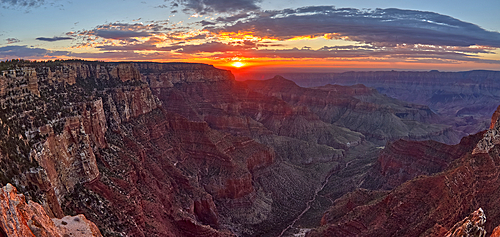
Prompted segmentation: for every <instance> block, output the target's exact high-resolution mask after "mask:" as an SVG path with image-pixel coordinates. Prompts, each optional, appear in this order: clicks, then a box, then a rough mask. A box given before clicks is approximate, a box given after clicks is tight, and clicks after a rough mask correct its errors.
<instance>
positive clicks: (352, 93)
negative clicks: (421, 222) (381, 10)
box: [0, 61, 495, 236]
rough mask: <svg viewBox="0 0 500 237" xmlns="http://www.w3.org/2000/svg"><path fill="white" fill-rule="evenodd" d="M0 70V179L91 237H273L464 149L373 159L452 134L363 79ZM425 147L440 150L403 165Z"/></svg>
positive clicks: (213, 71)
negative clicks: (81, 221)
mask: <svg viewBox="0 0 500 237" xmlns="http://www.w3.org/2000/svg"><path fill="white" fill-rule="evenodd" d="M0 75H1V76H0V148H1V152H0V161H1V162H0V181H1V182H2V184H4V185H5V184H7V183H11V184H12V185H13V186H15V187H16V188H17V189H18V190H19V192H20V193H22V194H23V195H24V196H25V197H26V199H27V200H29V201H33V202H34V201H36V202H39V203H40V206H41V208H43V211H44V212H45V213H46V214H47V215H48V216H49V217H51V218H59V219H62V220H63V221H64V222H66V223H69V222H68V221H69V220H67V219H64V216H68V215H71V216H76V215H79V214H84V215H85V217H86V218H88V219H89V220H91V221H92V222H94V223H95V224H96V225H97V226H98V228H99V230H100V232H101V233H102V234H103V235H104V236H234V235H236V236H279V235H280V234H281V233H282V232H283V233H284V232H285V230H288V229H289V228H288V227H289V226H290V225H292V227H293V223H295V222H296V221H297V218H300V217H301V216H304V217H306V218H309V217H311V218H310V220H311V221H310V222H309V223H312V222H313V221H315V220H317V219H318V222H317V223H316V224H315V225H318V224H319V219H321V217H322V213H323V211H324V210H325V209H324V207H325V206H326V205H327V204H325V203H330V201H328V199H332V200H334V199H336V198H337V197H340V196H342V195H343V194H345V193H347V192H349V191H353V190H354V189H356V188H359V187H365V186H370V187H375V186H377V188H380V187H383V188H386V189H388V188H391V187H395V186H397V185H399V184H400V183H403V182H405V181H407V180H408V179H412V178H414V177H416V176H418V175H427V174H432V173H435V172H441V171H444V170H446V169H449V168H450V167H451V168H453V167H455V166H454V164H455V163H453V162H458V161H456V160H458V159H459V158H460V157H456V156H461V155H462V154H463V153H464V152H462V148H460V149H459V148H458V147H457V148H456V149H455V148H454V147H451V148H450V147H449V146H447V145H444V144H438V143H437V142H421V143H419V144H420V147H419V146H416V148H412V149H409V150H411V151H414V153H415V154H414V156H409V157H402V156H395V155H394V154H397V151H398V150H400V149H406V148H404V147H405V146H406V145H407V144H410V145H411V146H412V147H413V145H412V144H411V143H410V142H408V143H405V142H402V143H399V142H394V143H389V145H388V146H387V147H388V148H387V152H389V153H387V155H386V156H378V154H379V152H380V150H381V147H382V146H381V144H382V145H383V144H385V142H386V141H390V140H394V139H398V138H407V139H417V140H420V139H428V138H432V139H435V140H439V141H447V142H450V143H453V139H455V140H458V138H457V136H459V135H457V134H456V133H453V132H451V131H449V130H448V129H449V126H446V125H443V124H439V123H438V122H439V121H441V120H439V118H438V116H436V115H435V114H434V113H433V112H432V111H431V110H430V109H429V108H428V107H426V106H419V105H414V104H410V103H406V102H401V101H398V100H395V99H391V98H389V97H387V96H384V95H381V94H379V93H378V92H376V91H375V90H373V89H370V88H367V87H364V86H362V85H356V86H350V87H344V86H325V87H318V88H310V89H307V88H300V87H298V86H297V85H296V84H294V83H293V82H291V81H288V80H286V79H284V78H275V79H273V80H270V81H266V82H238V81H235V80H234V76H233V75H232V74H231V72H229V71H226V70H221V69H217V68H214V67H213V66H210V65H205V64H188V63H165V64H161V63H104V62H83V61H55V62H46V63H40V62H32V63H24V64H19V65H14V66H13V67H12V69H10V70H7V71H3V72H2V73H1V74H0ZM388 124H395V125H398V126H394V128H391V127H390V126H387V125H388ZM479 139H480V138H478V140H479ZM472 140H473V139H472ZM457 146H458V145H457ZM429 147H430V148H429ZM442 147H447V148H446V149H448V150H446V149H445V151H443V152H440V151H438V150H441V148H442ZM494 147H495V146H494ZM494 147H493V148H490V151H492V150H495V148H494ZM434 151H435V152H436V154H442V155H443V157H442V156H441V155H432V154H428V155H425V156H422V157H421V160H420V163H418V164H415V163H412V159H413V158H415V156H418V154H427V153H426V152H434ZM391 154H392V155H391ZM436 162H437V163H438V164H437V165H435V167H434V166H432V167H428V164H434V163H436ZM399 169H403V170H404V171H405V172H407V174H406V173H404V175H398V174H397V172H396V171H397V170H399ZM380 170H382V171H383V172H382V173H377V172H378V171H380ZM370 175H372V176H370ZM375 175H378V176H376V177H377V179H376V180H377V182H376V183H369V182H368V181H367V180H368V178H367V177H375ZM373 180H375V179H373ZM363 185H365V186H363ZM403 185H404V184H403ZM365 194H366V193H365ZM365 194H363V195H365ZM386 194H387V193H386V191H380V192H374V193H372V194H366V195H365V198H360V199H358V201H356V202H355V203H356V204H355V205H351V204H350V206H349V207H352V208H355V206H360V205H362V204H363V203H365V202H366V201H367V200H373V199H377V198H380V197H381V195H386ZM316 200H322V201H324V202H323V203H322V204H321V205H319V206H321V208H316V206H317V205H316V206H315V205H311V203H315V201H316ZM309 209H311V210H313V212H307V213H306V211H307V210H309ZM486 210H487V209H486ZM304 213H306V214H304ZM303 214H304V215H303ZM459 214H462V212H460V213H457V214H456V216H457V218H458V216H459ZM493 216H495V215H493ZM323 219H325V221H324V223H323V224H324V226H327V225H328V224H329V223H330V222H331V218H330V219H329V218H323ZM455 219H456V218H455ZM73 220H74V219H73ZM54 223H56V221H54ZM58 223H62V221H61V222H57V223H56V225H59V226H60V224H58ZM298 223H302V222H301V221H299V222H298ZM486 228H487V229H488V228H489V226H486ZM488 230H489V229H488Z"/></svg>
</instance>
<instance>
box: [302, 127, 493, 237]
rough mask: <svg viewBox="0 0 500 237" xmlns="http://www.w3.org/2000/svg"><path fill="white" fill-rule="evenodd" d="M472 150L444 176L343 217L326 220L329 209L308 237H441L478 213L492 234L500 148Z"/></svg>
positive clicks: (423, 179) (417, 182) (411, 184)
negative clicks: (463, 220)
mask: <svg viewBox="0 0 500 237" xmlns="http://www.w3.org/2000/svg"><path fill="white" fill-rule="evenodd" d="M475 136H476V137H479V138H481V137H482V134H478V135H475ZM469 139H470V138H469ZM477 139H478V138H475V139H470V140H469V141H474V140H477ZM464 140H465V141H464ZM464 140H463V142H466V143H467V141H466V139H464ZM472 144H474V143H472ZM470 147H471V146H469V151H468V152H467V153H466V154H465V155H463V156H462V157H461V158H460V159H458V160H456V161H454V162H453V165H451V166H450V167H449V168H448V169H447V170H446V171H444V172H442V173H438V174H436V175H434V176H420V177H417V178H415V179H412V180H411V181H408V182H405V183H403V184H402V185H400V186H399V187H397V188H395V189H394V190H393V191H391V192H390V193H389V194H388V195H387V196H385V197H384V198H382V199H379V200H376V201H375V202H372V203H371V204H368V205H360V206H356V207H355V208H353V209H352V211H350V212H348V213H346V214H345V215H343V216H342V217H338V218H328V216H332V215H335V214H334V213H333V211H334V210H335V209H336V207H333V208H332V209H331V210H330V212H328V213H327V214H326V215H325V217H324V219H325V221H324V222H323V224H324V225H323V226H322V227H321V228H320V229H319V230H317V231H315V232H312V233H311V234H310V236H325V235H326V236H337V235H343V236H444V235H445V234H446V231H448V230H450V229H452V227H453V226H454V225H455V223H457V222H459V221H460V220H461V219H462V218H463V217H464V216H467V215H468V213H471V212H472V211H473V210H476V209H478V208H479V207H481V208H483V210H485V213H486V215H487V216H488V221H487V222H486V224H485V225H484V229H485V230H486V232H487V233H491V232H492V231H493V228H494V227H495V226H498V224H499V223H500V212H499V211H498V210H499V206H500V204H499V203H498V202H497V201H494V200H499V198H500V192H499V191H498V190H500V183H499V174H500V147H499V146H498V145H495V146H493V147H492V148H491V149H490V150H489V152H488V153H475V154H472V148H470ZM472 147H473V146H472ZM445 150H446V149H445ZM337 208H338V207H337ZM328 220H332V221H331V222H329V221H328Z"/></svg>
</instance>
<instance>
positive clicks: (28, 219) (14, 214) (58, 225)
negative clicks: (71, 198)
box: [0, 184, 102, 237]
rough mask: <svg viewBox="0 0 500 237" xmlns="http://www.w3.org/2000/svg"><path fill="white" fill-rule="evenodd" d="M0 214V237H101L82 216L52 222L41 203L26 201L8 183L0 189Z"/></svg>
mask: <svg viewBox="0 0 500 237" xmlns="http://www.w3.org/2000/svg"><path fill="white" fill-rule="evenodd" d="M0 213H1V215H0V236H5V237H31V236H33V237H35V236H36V237H65V236H70V235H71V236H93V237H100V236H102V235H101V232H100V231H99V229H98V228H97V227H96V226H95V224H94V223H92V222H90V221H88V220H87V218H85V216H83V215H78V216H75V217H71V216H66V217H64V218H62V219H56V218H52V219H51V218H50V217H49V215H47V214H46V212H45V210H44V208H43V207H42V206H41V205H40V204H38V203H35V202H32V201H28V202H26V200H25V197H24V196H23V195H22V194H17V189H16V188H15V187H14V186H12V185H11V184H7V185H6V186H5V187H3V188H1V189H0Z"/></svg>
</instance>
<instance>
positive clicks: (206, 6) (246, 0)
mask: <svg viewBox="0 0 500 237" xmlns="http://www.w3.org/2000/svg"><path fill="white" fill-rule="evenodd" d="M176 2H178V3H179V4H181V5H183V6H184V7H185V8H184V11H194V12H196V13H200V14H207V13H214V12H216V13H234V12H239V11H256V10H259V9H260V7H259V6H257V4H258V3H260V2H261V0H176Z"/></svg>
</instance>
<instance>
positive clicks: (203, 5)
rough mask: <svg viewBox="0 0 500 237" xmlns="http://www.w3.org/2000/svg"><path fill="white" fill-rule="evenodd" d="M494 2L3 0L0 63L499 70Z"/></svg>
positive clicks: (499, 27)
mask: <svg viewBox="0 0 500 237" xmlns="http://www.w3.org/2000/svg"><path fill="white" fill-rule="evenodd" d="M499 10H500V1H498V0H476V1H470V0H438V1H437V0H419V1H416V0H411V1H410V0H384V1H380V0H338V1H335V0H333V1H325V0H308V1H299V0H273V1H270V0H143V1H131V0H105V1H103V0H101V1H95V0H86V1H74V0H0V61H4V60H10V59H17V58H22V59H29V60H54V59H85V60H102V61H153V62H199V63H208V64H213V65H215V66H217V67H221V68H228V69H232V70H233V71H240V72H248V71H255V72H259V71H263V72H264V71H282V72H335V71H346V70H440V71H465V70H479V69H485V70H500V14H498V12H499Z"/></svg>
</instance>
